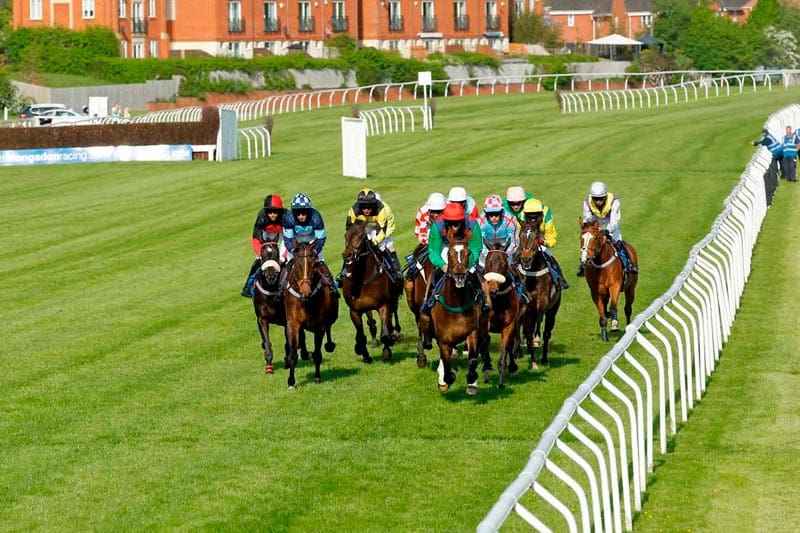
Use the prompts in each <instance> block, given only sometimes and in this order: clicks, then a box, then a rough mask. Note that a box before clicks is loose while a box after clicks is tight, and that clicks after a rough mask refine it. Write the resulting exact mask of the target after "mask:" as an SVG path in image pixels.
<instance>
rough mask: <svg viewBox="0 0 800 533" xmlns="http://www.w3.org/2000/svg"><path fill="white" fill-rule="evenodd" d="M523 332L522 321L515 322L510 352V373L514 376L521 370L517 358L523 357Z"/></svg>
mask: <svg viewBox="0 0 800 533" xmlns="http://www.w3.org/2000/svg"><path fill="white" fill-rule="evenodd" d="M521 334H522V332H521V331H520V323H519V321H517V322H515V323H514V333H513V334H512V336H511V346H510V348H509V354H508V356H509V360H508V373H509V374H511V375H512V376H513V375H514V374H516V373H517V371H518V370H519V367H518V366H517V359H519V358H520V357H522V339H521V338H520V335H521Z"/></svg>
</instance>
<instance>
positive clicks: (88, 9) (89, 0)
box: [81, 0, 94, 19]
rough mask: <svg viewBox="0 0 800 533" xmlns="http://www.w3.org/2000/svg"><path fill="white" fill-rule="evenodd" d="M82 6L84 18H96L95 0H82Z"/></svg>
mask: <svg viewBox="0 0 800 533" xmlns="http://www.w3.org/2000/svg"><path fill="white" fill-rule="evenodd" d="M81 6H82V7H83V18H85V19H93V18H94V0H82V1H81Z"/></svg>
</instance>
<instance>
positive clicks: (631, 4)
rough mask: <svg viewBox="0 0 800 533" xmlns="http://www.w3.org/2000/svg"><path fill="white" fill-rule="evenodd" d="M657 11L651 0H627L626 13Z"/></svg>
mask: <svg viewBox="0 0 800 533" xmlns="http://www.w3.org/2000/svg"><path fill="white" fill-rule="evenodd" d="M723 1H724V0H723ZM745 1H747V0H745ZM655 11H656V8H655V6H654V5H653V2H652V1H651V0H625V12H626V13H655Z"/></svg>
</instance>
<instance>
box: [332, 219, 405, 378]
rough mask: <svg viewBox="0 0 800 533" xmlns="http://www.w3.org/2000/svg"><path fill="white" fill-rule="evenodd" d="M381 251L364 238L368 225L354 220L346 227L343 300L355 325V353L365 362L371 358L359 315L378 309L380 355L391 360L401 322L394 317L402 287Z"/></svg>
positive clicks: (368, 361)
mask: <svg viewBox="0 0 800 533" xmlns="http://www.w3.org/2000/svg"><path fill="white" fill-rule="evenodd" d="M380 253H381V252H380V250H378V248H377V247H376V246H375V245H373V244H372V241H370V239H369V238H368V237H367V228H366V226H365V225H364V223H363V222H361V221H356V222H354V223H353V224H351V225H350V227H349V228H347V231H346V232H345V248H344V252H343V253H342V259H343V260H344V276H343V277H342V293H343V294H344V301H345V302H346V303H347V306H348V307H349V308H350V320H352V322H353V326H355V328H356V344H355V352H356V355H360V356H361V357H362V358H363V360H364V362H365V363H371V362H372V357H370V355H369V350H368V348H367V337H366V335H364V323H363V318H362V316H363V315H364V313H368V312H370V311H373V310H377V311H378V315H379V316H380V319H381V337H380V339H381V343H382V344H383V351H382V353H381V358H382V359H383V360H384V361H389V360H391V358H392V345H394V343H395V342H396V341H397V339H398V336H399V333H400V324H399V320H397V318H396V317H397V305H398V300H399V298H400V292H401V291H402V288H401V287H400V286H399V285H397V284H396V283H395V282H394V281H393V279H392V277H391V274H390V272H389V271H388V270H387V269H386V267H385V266H384V264H383V260H382V259H381V256H380ZM370 318H371V316H370ZM393 319H394V320H393Z"/></svg>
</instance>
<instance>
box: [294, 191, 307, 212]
mask: <svg viewBox="0 0 800 533" xmlns="http://www.w3.org/2000/svg"><path fill="white" fill-rule="evenodd" d="M292 209H311V198H309V197H308V195H307V194H305V193H302V192H299V193H297V194H295V195H294V198H292Z"/></svg>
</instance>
